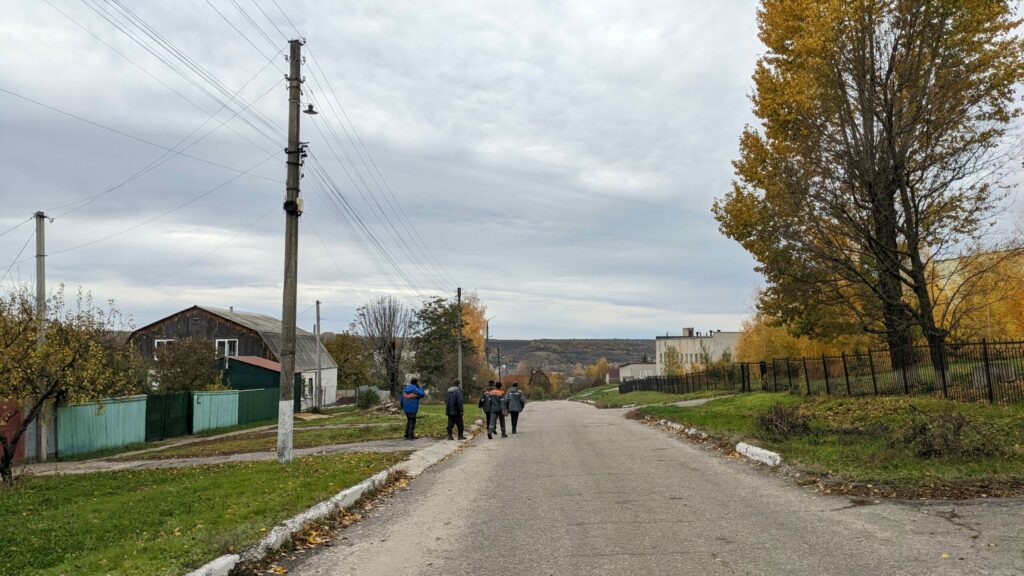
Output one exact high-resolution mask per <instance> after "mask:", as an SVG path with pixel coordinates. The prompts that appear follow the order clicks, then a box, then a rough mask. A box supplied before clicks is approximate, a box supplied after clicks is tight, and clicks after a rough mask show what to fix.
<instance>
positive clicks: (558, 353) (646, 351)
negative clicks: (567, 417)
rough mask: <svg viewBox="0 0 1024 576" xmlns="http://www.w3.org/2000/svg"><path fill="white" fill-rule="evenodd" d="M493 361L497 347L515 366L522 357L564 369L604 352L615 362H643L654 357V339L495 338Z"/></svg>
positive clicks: (593, 359)
mask: <svg viewBox="0 0 1024 576" xmlns="http://www.w3.org/2000/svg"><path fill="white" fill-rule="evenodd" d="M490 346H491V354H492V356H491V361H492V362H494V361H495V360H496V358H495V357H494V356H493V354H494V353H495V352H494V349H495V348H500V349H501V363H502V364H503V365H505V366H507V367H508V369H509V370H514V369H515V367H516V366H517V365H518V364H519V363H520V362H522V361H524V360H525V361H527V362H528V363H529V364H531V365H533V366H536V367H541V368H544V369H546V370H556V371H561V372H564V371H566V370H568V369H571V368H572V367H573V366H575V365H576V364H582V365H584V366H586V365H587V364H593V363H594V362H596V361H597V359H598V358H601V357H602V356H603V357H605V358H607V359H608V361H609V362H611V363H613V364H624V363H626V362H639V361H640V360H642V359H643V357H644V355H646V356H647V359H648V360H649V361H651V362H653V361H654V340H627V339H621V338H616V339H607V340H589V339H568V340H555V339H542V340H493V339H492V340H491V342H490Z"/></svg>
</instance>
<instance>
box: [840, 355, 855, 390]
mask: <svg viewBox="0 0 1024 576" xmlns="http://www.w3.org/2000/svg"><path fill="white" fill-rule="evenodd" d="M842 354H843V355H842V358H843V377H844V378H846V395H847V396H853V391H852V390H851V389H850V371H849V370H847V369H846V352H843V353H842Z"/></svg>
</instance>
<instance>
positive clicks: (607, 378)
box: [604, 366, 620, 384]
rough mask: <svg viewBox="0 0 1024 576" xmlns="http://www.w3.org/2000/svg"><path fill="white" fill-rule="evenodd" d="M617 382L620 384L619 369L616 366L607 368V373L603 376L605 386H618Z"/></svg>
mask: <svg viewBox="0 0 1024 576" xmlns="http://www.w3.org/2000/svg"><path fill="white" fill-rule="evenodd" d="M619 382H620V380H619V367H618V366H609V367H608V372H607V373H606V374H605V375H604V383H605V384H618V383H619Z"/></svg>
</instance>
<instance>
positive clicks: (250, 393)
mask: <svg viewBox="0 0 1024 576" xmlns="http://www.w3.org/2000/svg"><path fill="white" fill-rule="evenodd" d="M277 390H278V389H277V388H261V389H256V390H239V392H238V423H239V424H248V423H250V422H259V421H260V420H276V419H277V411H278V402H279V401H280V400H279V398H280V394H279V393H278V391H277Z"/></svg>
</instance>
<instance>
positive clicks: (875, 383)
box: [868, 348, 878, 396]
mask: <svg viewBox="0 0 1024 576" xmlns="http://www.w3.org/2000/svg"><path fill="white" fill-rule="evenodd" d="M868 366H870V367H871V388H872V389H873V390H874V391H875V396H878V379H877V378H876V377H875V359H874V358H873V357H872V356H871V348H868Z"/></svg>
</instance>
